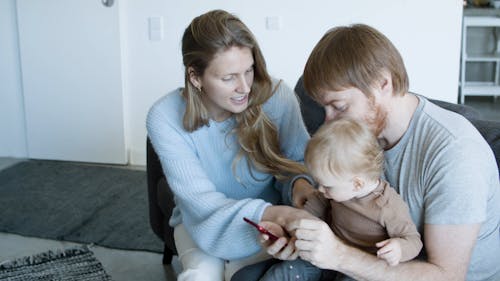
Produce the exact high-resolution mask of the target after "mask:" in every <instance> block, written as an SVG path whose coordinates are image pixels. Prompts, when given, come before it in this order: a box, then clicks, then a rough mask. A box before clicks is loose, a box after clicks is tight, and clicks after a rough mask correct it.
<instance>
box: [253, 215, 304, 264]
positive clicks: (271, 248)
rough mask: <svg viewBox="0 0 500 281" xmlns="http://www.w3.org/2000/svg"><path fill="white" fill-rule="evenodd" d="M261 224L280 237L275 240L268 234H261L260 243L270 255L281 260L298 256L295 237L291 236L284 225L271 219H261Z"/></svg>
mask: <svg viewBox="0 0 500 281" xmlns="http://www.w3.org/2000/svg"><path fill="white" fill-rule="evenodd" d="M259 225H261V226H263V227H265V228H266V229H267V230H269V231H270V232H271V233H273V234H274V235H276V236H277V237H279V239H278V240H276V241H274V242H273V241H271V240H269V236H268V235H266V234H261V235H260V243H261V244H262V247H263V248H265V249H266V252H267V253H268V254H269V255H271V256H273V257H274V258H277V259H280V260H294V259H296V258H297V257H298V255H299V254H298V252H297V251H296V249H295V243H294V242H295V238H290V236H289V235H288V234H287V232H286V231H285V229H284V228H283V227H281V226H280V225H279V224H277V223H274V222H271V221H261V222H260V223H259Z"/></svg>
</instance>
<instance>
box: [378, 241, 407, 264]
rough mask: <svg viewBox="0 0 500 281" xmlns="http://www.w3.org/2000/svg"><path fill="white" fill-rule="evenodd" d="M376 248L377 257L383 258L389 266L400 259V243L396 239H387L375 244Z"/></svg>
mask: <svg viewBox="0 0 500 281" xmlns="http://www.w3.org/2000/svg"><path fill="white" fill-rule="evenodd" d="M375 246H377V247H378V248H380V249H379V250H378V251H377V257H379V258H381V259H384V260H385V261H386V262H387V263H388V264H389V265H390V266H395V265H398V264H399V261H400V260H401V245H400V244H399V241H398V239H387V240H384V241H380V242H378V243H377V244H375Z"/></svg>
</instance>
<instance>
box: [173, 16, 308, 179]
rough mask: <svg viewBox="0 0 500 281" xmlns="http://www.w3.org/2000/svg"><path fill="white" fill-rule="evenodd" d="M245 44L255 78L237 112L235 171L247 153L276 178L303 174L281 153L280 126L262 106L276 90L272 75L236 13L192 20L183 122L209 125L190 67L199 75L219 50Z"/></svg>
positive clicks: (185, 50)
mask: <svg viewBox="0 0 500 281" xmlns="http://www.w3.org/2000/svg"><path fill="white" fill-rule="evenodd" d="M233 46H236V47H247V48H249V49H250V50H252V54H253V59H254V81H253V84H252V87H251V91H250V94H249V100H248V108H247V109H245V110H244V111H243V112H241V113H238V114H236V115H235V119H236V123H237V124H236V127H235V130H234V131H235V133H236V134H237V137H238V141H239V144H240V147H241V149H240V152H239V154H238V156H237V157H236V158H235V162H234V163H233V172H234V170H235V164H236V161H237V160H238V159H240V158H241V157H242V156H244V155H246V156H247V157H248V158H247V159H249V162H250V163H251V164H253V166H254V167H255V168H256V169H257V170H259V171H261V172H265V173H269V174H272V175H274V176H275V177H276V178H277V179H285V178H287V177H289V176H291V175H293V174H299V173H303V172H305V168H304V166H303V165H302V164H300V163H297V162H295V161H292V160H290V159H287V158H286V157H284V156H283V153H282V152H281V149H280V143H279V139H278V131H277V129H276V126H275V125H274V124H273V123H272V122H271V120H269V118H268V116H267V115H266V114H265V112H264V111H263V110H262V105H263V104H264V103H265V102H266V101H267V100H268V99H269V98H270V97H271V96H272V95H273V93H274V91H275V90H276V89H277V87H275V89H273V88H272V82H271V77H270V76H269V74H268V73H267V70H266V63H265V61H264V57H263V56H262V52H261V50H260V48H259V45H258V44H257V41H256V40H255V37H254V36H253V34H252V33H251V32H250V30H249V29H248V28H247V27H246V25H245V24H244V23H243V22H242V21H241V20H240V19H239V18H237V17H235V16H234V15H232V14H230V13H228V12H226V11H223V10H214V11H210V12H208V13H205V14H203V15H200V16H198V17H196V18H194V19H193V21H192V22H191V24H190V25H189V26H188V27H187V28H186V30H185V32H184V36H183V37H182V56H183V63H184V67H185V76H184V81H185V82H184V83H185V88H184V90H183V92H182V95H183V97H184V99H185V100H186V112H185V113H184V118H183V126H184V129H186V130H187V131H189V132H192V131H195V130H197V129H198V128H200V127H202V126H206V125H208V124H209V119H210V117H209V114H208V110H207V109H206V107H205V106H204V104H203V102H202V99H201V96H200V92H199V91H198V90H197V89H196V88H195V87H194V86H193V85H192V84H191V82H190V79H189V78H190V74H189V73H188V69H192V71H194V72H195V75H197V76H199V77H201V76H203V73H204V71H205V70H206V68H207V67H208V65H209V64H210V62H211V61H212V59H213V58H214V56H215V54H217V53H219V52H223V51H225V50H228V49H229V48H231V47H233Z"/></svg>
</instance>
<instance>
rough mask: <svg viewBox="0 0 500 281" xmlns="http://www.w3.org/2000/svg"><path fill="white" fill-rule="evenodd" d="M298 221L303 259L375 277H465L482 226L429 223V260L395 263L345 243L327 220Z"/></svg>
mask: <svg viewBox="0 0 500 281" xmlns="http://www.w3.org/2000/svg"><path fill="white" fill-rule="evenodd" d="M295 224H296V225H294V223H292V224H291V225H290V226H289V228H296V229H297V232H296V236H297V239H298V240H297V242H296V244H295V245H296V247H297V249H298V250H299V255H300V256H301V257H302V258H303V259H305V260H308V261H310V262H311V263H312V264H314V265H316V266H318V267H321V268H326V269H332V270H337V271H340V272H343V273H344V274H347V275H349V276H351V277H353V278H354V279H356V280H372V281H375V280H381V281H382V280H387V281H392V280H394V281H396V280H465V276H466V273H467V268H468V267H469V260H470V256H471V253H472V249H473V248H474V245H475V243H476V239H477V235H478V232H479V228H480V224H468V225H425V226H424V237H425V249H426V250H427V256H428V259H427V261H426V262H422V261H410V262H406V263H401V264H399V265H397V266H393V267H391V266H389V265H388V264H387V263H386V262H385V261H384V260H380V259H378V258H377V257H375V256H373V255H370V254H368V253H365V252H363V251H361V250H359V249H357V248H353V247H350V246H347V245H346V244H344V243H342V242H341V241H340V240H339V239H338V238H337V237H335V235H334V234H333V233H332V232H331V230H330V229H329V227H328V225H326V224H325V223H323V224H322V225H320V223H317V222H314V221H306V220H302V221H297V222H295ZM302 226H303V227H302ZM289 230H290V229H289Z"/></svg>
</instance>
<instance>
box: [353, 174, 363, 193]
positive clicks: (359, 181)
mask: <svg viewBox="0 0 500 281" xmlns="http://www.w3.org/2000/svg"><path fill="white" fill-rule="evenodd" d="M352 185H353V186H354V190H355V191H358V190H360V189H362V188H363V187H364V186H365V181H364V180H363V179H361V178H359V177H357V176H355V177H354V178H353V179H352Z"/></svg>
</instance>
